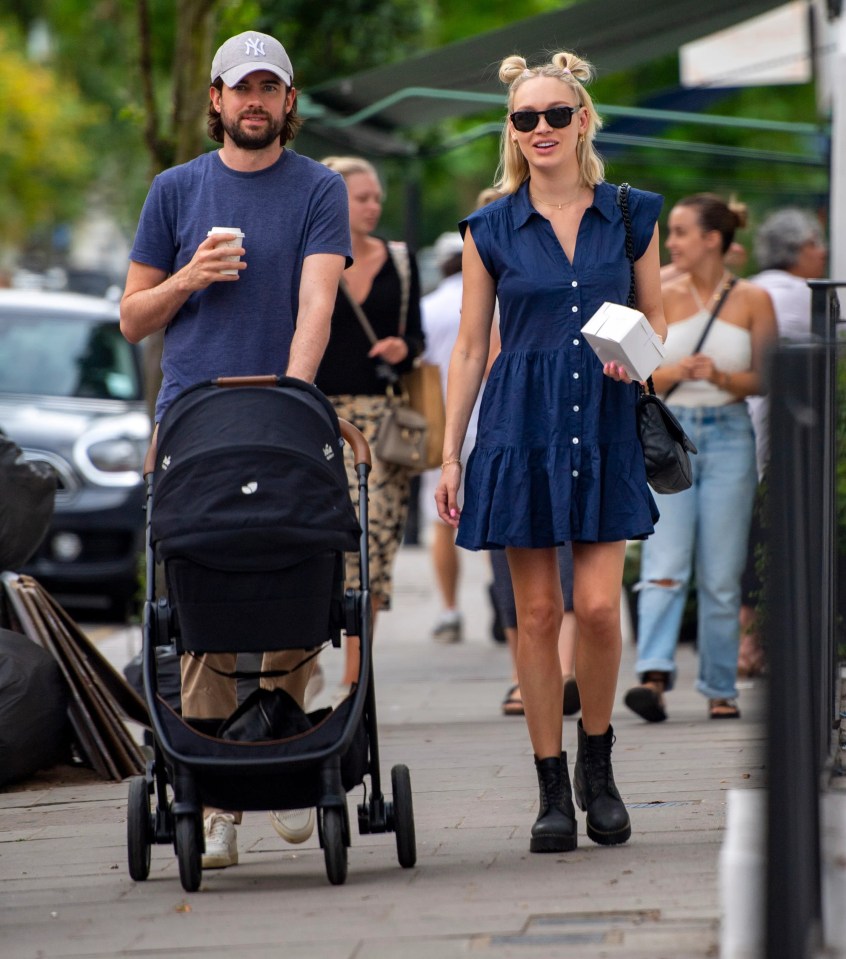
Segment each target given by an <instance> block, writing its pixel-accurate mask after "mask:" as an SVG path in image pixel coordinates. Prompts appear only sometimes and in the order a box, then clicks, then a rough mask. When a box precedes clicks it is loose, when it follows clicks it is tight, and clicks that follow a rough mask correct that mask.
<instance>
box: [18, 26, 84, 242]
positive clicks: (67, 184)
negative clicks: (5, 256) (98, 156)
mask: <svg viewBox="0 0 846 959" xmlns="http://www.w3.org/2000/svg"><path fill="white" fill-rule="evenodd" d="M23 49H24V48H23V40H22V37H21V35H20V33H19V32H17V31H16V30H15V29H14V28H13V27H0V128H2V130H3V137H2V138H0V208H2V210H3V235H4V239H5V240H6V241H7V242H8V241H18V242H20V241H22V240H24V239H25V238H26V237H27V236H28V235H29V234H30V233H32V232H34V231H37V230H40V229H49V228H50V227H52V226H53V225H55V223H57V222H61V220H62V219H65V218H68V217H72V216H74V215H75V214H77V213H78V212H79V210H80V207H81V205H82V202H83V201H84V194H83V193H82V191H83V190H84V188H85V186H86V184H87V183H88V182H90V179H91V177H92V176H93V175H94V172H95V168H96V167H95V157H94V155H93V153H92V151H91V150H90V149H89V148H88V145H87V143H86V136H87V133H88V132H89V131H90V130H91V129H92V128H93V127H94V126H95V125H96V124H97V122H98V121H99V119H100V118H101V113H100V111H99V110H98V109H97V108H96V106H94V105H92V104H90V103H88V102H86V101H85V100H84V99H83V98H82V97H81V96H80V94H79V91H78V89H77V88H76V86H75V85H74V84H73V83H72V82H69V81H67V80H61V79H59V77H57V76H56V74H55V73H54V72H53V71H51V70H49V69H45V68H43V67H40V66H38V65H37V64H33V63H31V62H30V61H28V60H27V58H26V56H25V55H24V52H23Z"/></svg>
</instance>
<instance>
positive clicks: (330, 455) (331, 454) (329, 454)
mask: <svg viewBox="0 0 846 959" xmlns="http://www.w3.org/2000/svg"><path fill="white" fill-rule="evenodd" d="M323 455H324V456H325V457H326V459H327V460H333V459H334V458H335V451H334V450H333V449H332V447H331V446H330V445H329V444H328V443H327V444H326V445H325V446H324V447H323Z"/></svg>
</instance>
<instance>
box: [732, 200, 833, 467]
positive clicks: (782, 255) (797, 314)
mask: <svg viewBox="0 0 846 959" xmlns="http://www.w3.org/2000/svg"><path fill="white" fill-rule="evenodd" d="M827 254H828V250H827V248H826V245H825V243H824V241H823V234H822V229H821V227H820V223H819V220H818V219H817V218H816V217H815V216H814V215H813V214H812V213H809V212H808V211H806V210H799V209H794V208H785V209H783V210H777V211H776V212H775V213H771V214H770V215H769V216H768V217H767V218H766V219H765V220H764V222H763V223H762V224H761V226H760V227H759V228H758V232H757V233H756V235H755V258H756V260H757V261H758V267H759V269H760V270H761V272H760V273H758V274H757V276H753V277H750V279H751V281H752V282H753V283H754V284H755V285H756V286H761V287H763V288H764V289H765V290H766V291H767V292H768V293H769V294H770V298H771V299H772V301H773V308H774V309H775V316H776V323H777V324H778V334H779V336H780V337H782V338H783V339H794V340H795V339H799V338H801V337H803V336H807V334H808V333H809V332H810V329H811V291H810V289H809V288H808V284H807V281H808V280H812V279H817V278H819V277H821V276H823V275H824V273H825V267H826V256H827ZM746 402H747V405H748V406H749V413H750V415H751V416H752V424H753V426H754V427H755V448H756V456H757V460H758V475H759V476H762V475H763V473H764V469H765V468H766V465H767V462H768V460H769V452H770V439H769V429H768V425H767V419H768V409H769V406H768V403H767V400H766V398H765V397H763V396H750V397H747V399H746Z"/></svg>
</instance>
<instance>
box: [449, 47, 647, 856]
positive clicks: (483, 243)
mask: <svg viewBox="0 0 846 959" xmlns="http://www.w3.org/2000/svg"><path fill="white" fill-rule="evenodd" d="M591 73H592V71H591V67H590V65H589V64H588V63H586V62H585V61H584V60H581V59H580V58H579V57H577V56H575V55H574V54H572V53H566V52H562V53H557V54H555V56H554V57H553V58H552V61H551V62H550V63H547V64H544V65H542V66H538V67H534V68H531V69H530V68H528V67H527V65H526V61H525V60H523V59H522V57H516V56H513V57H508V58H507V59H505V60H504V61H503V62H502V65H501V67H500V72H499V76H500V79H501V80H502V81H503V82H504V83H507V84H508V87H509V91H508V119H507V121H506V123H505V126H504V129H503V136H502V146H501V162H500V176H499V180H498V183H497V184H496V186H497V188H498V189H499V190H500V191H501V192H502V194H503V197H502V199H500V200H496V201H494V202H493V203H491V204H489V205H488V206H485V207H483V208H482V209H480V210H477V211H476V212H474V213H473V214H471V215H470V216H469V217H468V218H467V220H465V221H464V222H463V223H462V229H463V230H464V232H465V236H464V297H463V302H462V315H461V326H460V328H459V333H458V339H457V341H456V345H455V349H454V351H453V354H452V360H451V362H450V370H449V380H448V388H447V425H446V437H445V441H444V463H443V467H442V475H441V482H440V485H439V486H438V489H437V492H436V494H435V495H436V500H437V503H438V511H439V514H440V516H441V518H442V519H443V520H444V521H445V522H447V523H449V524H450V525H451V526H454V527H457V528H458V537H457V542H458V544H459V545H460V546H464V547H466V548H469V549H502V548H504V549H505V553H506V556H507V558H508V564H509V568H510V570H511V577H512V582H513V586H514V597H515V601H516V605H517V623H518V630H519V636H520V640H519V643H518V646H517V669H518V678H519V682H520V691H521V694H522V699H523V707H524V710H525V714H526V723H527V727H528V730H529V737H530V739H531V742H532V747H533V749H534V753H535V765H536V771H537V777H538V784H539V787H540V813H539V816H538V818H537V821H536V822H535V823H534V825H533V826H532V835H531V841H530V844H529V848H530V850H531V851H532V852H562V851H566V850H570V849H574V848H575V847H576V844H577V830H576V819H575V811H574V808H573V800H572V798H571V791H570V778H569V773H568V770H567V754H566V752H562V751H561V734H562V709H561V704H562V701H563V687H562V677H561V669H560V666H559V662H558V648H557V647H558V633H559V626H560V624H561V619H562V616H563V602H562V596H561V584H560V580H559V569H558V558H557V554H556V547H557V546H559V545H562V544H564V543H567V542H572V544H573V545H572V548H573V606H574V610H575V614H576V620H577V624H578V631H579V642H578V645H577V651H576V678H577V680H578V686H579V691H580V694H581V705H582V719H581V720H580V721H579V724H578V755H577V759H576V766H575V773H574V786H575V793H576V800H577V802H578V803H579V806H580V807H581V808H582V809H585V810H586V811H587V833H588V836H589V837H590V838H591V839H593V840H594V841H595V842H598V843H602V844H606V845H611V844H615V843H621V842H625V841H626V840H627V839H628V838H629V836H630V835H631V825H630V822H629V816H628V812H627V810H626V807H625V804H624V803H623V801H622V799H621V798H620V794H619V792H618V791H617V788H616V785H615V783H614V776H613V771H612V768H611V745H612V743H613V739H614V733H613V730H612V728H611V723H610V719H611V709H612V706H613V703H614V696H615V691H616V684H617V674H618V671H619V664H620V655H621V647H622V640H621V633H620V592H621V584H622V576H623V558H624V553H625V541H626V540H627V539H631V538H635V537H643V536H647V535H649V534H650V533H651V532H652V530H653V523H654V521H655V519H656V518H657V512H656V511H655V506H654V502H653V500H652V498H651V495H650V493H649V490H648V488H647V485H646V473H645V469H644V465H643V453H642V450H641V447H640V443H639V441H638V438H637V432H636V424H635V403H636V398H637V396H636V394H637V389H636V387H635V386H633V385H631V381H630V379H629V376H628V374H627V372H626V371H625V370H624V369H623V368H622V367H620V366H618V365H617V364H606V366H604V367H603V366H602V364H601V363H600V362H599V360H598V359H597V358H596V356H595V354H594V353H593V352H592V351H591V349H590V347H589V346H588V345H587V343H586V342H585V340H584V339H583V337H582V335H581V333H580V330H581V327H582V326H583V325H584V324H585V323H586V322H587V320H588V319H589V318H590V317H591V315H592V314H593V313H594V312H595V310H596V309H597V308H598V307H599V306H600V305H601V304H602V303H603V302H604V301H605V300H615V301H616V302H618V303H625V302H626V298H627V295H628V291H629V263H628V260H627V259H626V252H625V228H624V225H623V220H622V216H621V214H620V209H619V207H618V205H617V203H616V189H615V188H614V187H613V186H611V185H610V184H608V183H605V182H604V180H603V173H604V171H603V166H602V161H601V160H600V158H599V157H598V155H597V154H596V152H595V150H594V146H593V140H594V137H595V135H596V132H597V130H598V129H599V125H600V120H599V117H598V115H597V113H596V110H595V108H594V106H593V103H592V101H591V98H590V95H589V94H588V92H587V90H586V89H585V87H584V86H583V83H584V82H585V81H587V80H589V79H590V77H591ZM660 207H661V198H660V197H658V196H656V195H655V194H648V193H643V192H641V191H639V190H633V191H632V193H631V198H630V208H631V212H632V220H633V226H634V245H635V257H636V260H637V262H636V267H635V271H636V280H637V295H638V306H639V308H640V309H641V310H642V311H643V312H644V313H645V314H646V316H647V317H648V319H649V322H650V323H651V324H652V326H653V328H654V329H655V331H656V332H657V333H658V334H659V335H660V336H662V337H663V334H664V332H665V324H664V319H663V316H662V312H661V295H660V285H659V280H658V267H659V263H658V234H657V228H656V220H657V218H658V213H659V211H660ZM497 301H498V302H499V310H500V335H501V339H502V352H501V353H500V355H499V356H498V357H497V360H496V362H495V363H494V365H493V368H492V370H491V373H490V377H489V379H488V382H487V386H486V387H485V394H484V396H483V398H482V406H481V410H480V414H479V426H478V433H477V440H476V446H475V448H474V450H473V452H472V454H471V455H470V458H469V460H468V462H467V468H466V477H465V484H466V485H465V495H464V507H463V511H462V510H461V508H460V507H459V503H458V497H457V494H458V487H459V481H460V479H461V473H462V468H463V464H462V463H461V462H460V458H459V451H460V449H461V443H462V440H463V437H464V432H465V429H466V426H467V422H468V420H469V417H470V411H471V409H472V407H473V402H474V400H475V397H476V394H477V393H478V391H479V386H480V384H481V382H482V376H483V373H484V370H485V362H486V359H487V355H488V345H489V340H490V327H491V319H492V316H493V312H494V304H495V303H496V302H497Z"/></svg>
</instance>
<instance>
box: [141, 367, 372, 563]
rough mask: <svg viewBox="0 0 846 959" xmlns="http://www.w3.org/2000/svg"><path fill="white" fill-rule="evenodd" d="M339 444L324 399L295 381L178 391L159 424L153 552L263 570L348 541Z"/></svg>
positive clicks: (349, 510)
mask: <svg viewBox="0 0 846 959" xmlns="http://www.w3.org/2000/svg"><path fill="white" fill-rule="evenodd" d="M343 445H344V442H343V440H342V438H341V434H340V429H339V426H338V418H337V416H336V415H335V411H334V409H333V407H332V405H331V404H330V403H329V401H328V400H327V399H326V397H325V396H323V394H322V393H321V392H320V391H319V390H317V389H316V388H315V387H313V386H310V385H309V384H308V383H305V382H303V381H300V380H288V379H284V378H283V380H282V381H281V385H280V386H278V387H261V386H246V387H218V386H214V385H203V386H199V387H192V388H191V389H188V390H185V391H184V392H183V393H181V394H180V395H179V396H178V397H177V398H176V399H175V400H174V401H173V403H171V405H170V407H169V408H168V410H167V411H166V413H165V415H164V417H163V418H162V421H161V423H160V424H159V432H158V443H157V450H156V464H155V476H154V486H153V506H152V524H151V537H152V542H153V544H154V546H155V549H156V555H157V558H158V559H159V560H160V561H164V560H167V559H170V558H172V557H177V556H178V557H183V558H185V559H189V560H191V561H192V562H195V563H199V564H201V565H203V566H207V567H210V568H212V569H219V570H267V569H283V568H285V567H287V566H290V565H293V564H294V563H298V562H301V561H302V560H303V559H306V558H308V557H310V556H313V555H314V554H316V553H318V552H321V551H323V550H340V551H352V550H356V549H358V545H359V538H360V535H361V529H360V526H359V524H358V521H357V519H356V515H355V510H354V509H353V504H352V500H351V498H350V493H349V488H348V484H347V475H346V471H345V468H344V457H343Z"/></svg>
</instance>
